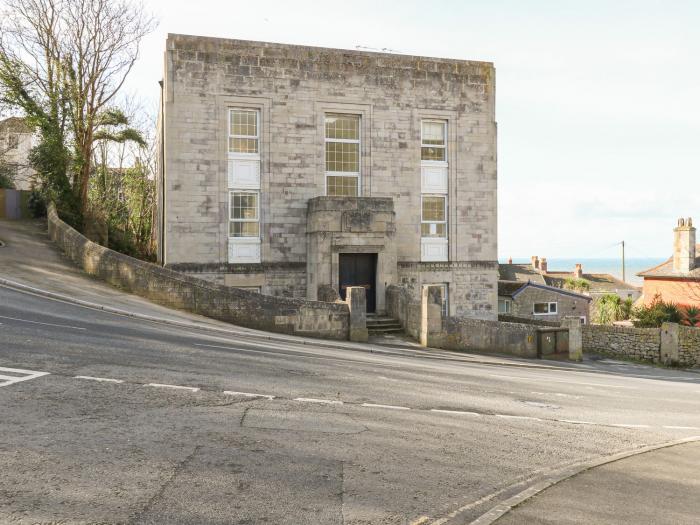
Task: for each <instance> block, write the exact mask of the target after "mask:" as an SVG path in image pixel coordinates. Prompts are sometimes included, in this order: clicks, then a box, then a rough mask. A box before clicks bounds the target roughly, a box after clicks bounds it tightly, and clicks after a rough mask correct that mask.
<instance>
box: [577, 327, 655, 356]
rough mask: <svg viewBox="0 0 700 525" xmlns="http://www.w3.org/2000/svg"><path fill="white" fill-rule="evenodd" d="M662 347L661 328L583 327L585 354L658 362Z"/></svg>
mask: <svg viewBox="0 0 700 525" xmlns="http://www.w3.org/2000/svg"><path fill="white" fill-rule="evenodd" d="M660 347H661V330H660V329H659V328H631V327H624V326H601V325H585V326H583V350H584V352H599V353H601V354H607V355H612V356H620V357H626V358H630V359H638V360H640V361H649V362H658V360H659V349H660Z"/></svg>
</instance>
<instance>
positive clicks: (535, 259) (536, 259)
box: [530, 255, 540, 270]
mask: <svg viewBox="0 0 700 525" xmlns="http://www.w3.org/2000/svg"><path fill="white" fill-rule="evenodd" d="M530 260H531V261H532V269H533V270H539V269H540V258H539V257H537V255H533V256H532V257H530Z"/></svg>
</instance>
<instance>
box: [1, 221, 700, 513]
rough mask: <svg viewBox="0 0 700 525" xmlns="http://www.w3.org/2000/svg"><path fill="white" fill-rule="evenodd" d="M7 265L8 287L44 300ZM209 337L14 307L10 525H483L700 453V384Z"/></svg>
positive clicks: (5, 309) (63, 308) (393, 348)
mask: <svg viewBox="0 0 700 525" xmlns="http://www.w3.org/2000/svg"><path fill="white" fill-rule="evenodd" d="M14 233H16V232H15V231H14V230H12V229H10V228H9V227H7V226H5V229H3V224H2V223H0V239H2V240H6V241H7V242H8V246H7V247H6V248H12V241H13V239H14V240H17V239H19V237H18V236H16V235H14ZM17 242H19V241H17ZM15 248H17V246H15ZM4 249H5V248H0V250H4ZM32 249H37V250H46V251H47V254H48V252H49V251H50V250H51V249H52V248H51V247H50V246H48V245H46V244H45V241H44V240H41V239H39V240H37V246H34V247H33V248H32ZM8 253H10V252H8ZM54 255H55V254H54ZM46 259H47V260H48V255H47V257H46ZM57 260H59V259H57ZM9 261H10V258H9V257H8V258H6V259H3V254H2V252H0V277H2V276H3V275H5V276H8V278H13V279H15V280H20V277H23V278H24V282H26V283H29V284H32V285H37V284H40V283H41V282H42V276H41V263H40V261H35V262H34V263H33V264H35V266H36V268H35V270H34V271H33V272H32V271H28V270H26V268H24V269H21V268H20V267H21V261H20V262H18V261H17V260H14V261H13V262H12V263H11V264H10V262H9ZM3 262H4V263H5V264H4V266H3ZM18 265H19V266H18ZM18 268H20V269H21V271H22V272H24V274H22V275H20V273H21V272H20V270H18ZM52 271H53V272H57V273H58V274H60V268H58V269H57V268H53V269H52ZM32 276H33V277H32ZM54 276H55V274H54ZM70 279H71V283H72V285H73V286H74V287H76V286H79V285H80V283H81V279H83V280H84V281H85V286H86V288H87V287H88V285H90V286H93V287H95V288H94V289H97V290H99V286H98V285H96V284H95V283H94V281H92V280H90V279H87V278H86V277H81V276H80V275H74V274H72V275H71V276H70ZM59 281H60V279H59V280H57V281H56V282H57V283H58V282H59ZM47 282H48V281H47ZM59 285H60V283H59V284H56V286H59ZM75 290H76V294H77V293H78V292H77V290H78V288H77V287H76V288H75ZM113 293H114V294H117V293H118V292H116V291H113ZM93 299H94V300H100V294H99V293H97V292H96V293H94V297H93ZM118 301H119V302H120V304H121V305H122V306H125V307H128V305H129V304H130V301H132V298H131V296H128V295H126V294H121V295H120V296H119V297H118ZM133 301H134V303H133V304H134V308H135V309H136V308H138V310H139V312H141V313H144V314H146V313H148V312H149V311H150V312H151V313H152V314H153V315H155V316H158V315H161V316H162V314H163V309H162V308H160V307H157V306H155V305H153V306H152V308H151V306H150V305H149V303H147V302H145V301H142V300H140V299H133ZM104 302H105V303H109V304H113V303H114V302H115V299H113V298H112V297H111V296H107V295H105V297H104ZM173 315H174V316H176V317H177V319H178V320H179V321H182V322H185V321H187V318H188V314H185V313H182V312H176V313H173ZM200 321H201V319H198V318H194V317H192V323H193V324H192V326H191V327H185V326H174V325H172V324H166V323H159V322H149V321H145V320H142V319H134V318H130V317H126V316H120V315H115V314H112V313H108V312H104V311H100V310H96V309H91V308H85V307H81V306H77V305H75V304H71V303H69V302H63V301H56V300H52V299H49V298H47V297H44V296H41V295H36V294H30V293H25V292H21V291H18V290H16V289H13V288H9V287H0V367H2V368H0V471H2V476H0V523H37V522H39V523H44V522H47V523H94V522H99V523H175V524H179V523H182V524H201V523H220V524H254V523H255V524H257V523H283V524H302V523H310V524H311V523H312V524H348V525H349V524H353V525H359V524H427V523H433V524H447V523H470V522H471V521H472V520H475V519H477V518H478V517H479V516H481V515H483V514H484V513H485V512H487V511H489V510H490V509H491V508H493V507H494V506H496V505H498V504H499V502H501V501H504V500H505V499H506V498H508V497H510V496H512V495H513V494H514V493H517V492H518V491H520V490H522V489H523V488H524V487H528V486H530V485H532V484H534V483H536V482H537V480H539V479H541V478H542V477H543V476H547V475H549V474H551V473H552V472H556V471H558V470H560V469H565V468H566V467H567V466H568V467H570V466H571V465H573V464H585V463H586V462H587V461H595V460H597V459H599V458H601V457H606V456H610V455H612V454H615V453H619V452H622V451H634V450H638V449H640V448H642V447H645V446H648V445H653V444H663V443H669V442H673V441H675V440H680V439H682V438H688V437H692V436H698V435H700V376H699V375H697V374H693V373H689V372H683V371H677V370H663V369H656V368H650V367H645V366H641V365H634V364H625V363H615V362H611V361H605V360H603V361H596V362H591V361H587V362H585V363H583V364H578V365H574V364H567V363H555V362H545V361H523V360H511V359H499V358H493V357H483V356H474V355H467V354H460V353H454V352H446V351H436V350H420V349H416V348H414V347H412V346H411V345H400V344H398V345H397V344H393V345H389V344H388V345H384V344H382V343H381V342H376V343H374V344H369V345H359V344H347V343H333V342H328V341H310V340H302V339H296V338H291V337H277V336H271V335H270V334H263V333H257V332H254V331H238V330H236V329H235V328H233V331H232V333H224V332H221V331H214V330H213V329H214V328H217V329H220V328H221V324H217V326H203V325H202V324H201V322H200ZM684 446H686V445H684ZM638 457H642V456H638ZM620 465H622V462H620ZM599 468H602V467H599ZM596 470H597V469H596ZM695 470H697V469H695ZM591 472H593V471H591ZM574 479H576V478H574ZM561 486H563V485H561V484H560V485H558V486H555V488H557V487H561ZM687 486H692V485H690V484H689V485H687ZM552 490H554V489H550V491H552ZM621 490H622V489H621ZM548 493H549V491H545V492H544V493H543V494H542V495H541V496H540V497H544V496H545V495H547V494H548ZM531 501H533V502H534V501H536V500H535V499H533V500H531ZM527 504H528V503H526V504H525V505H523V506H522V507H521V508H516V509H515V511H513V513H512V514H511V515H506V517H504V518H503V520H505V519H506V518H509V517H511V516H515V512H522V510H523V509H525V508H526V505H527ZM594 504H595V502H590V505H591V507H593V506H594ZM584 508H585V505H584ZM692 511H694V512H695V515H697V508H692V507H691V509H690V510H688V509H685V510H683V509H681V511H680V512H692Z"/></svg>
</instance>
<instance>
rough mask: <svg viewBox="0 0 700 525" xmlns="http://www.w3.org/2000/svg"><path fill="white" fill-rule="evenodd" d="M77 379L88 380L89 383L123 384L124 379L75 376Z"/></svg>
mask: <svg viewBox="0 0 700 525" xmlns="http://www.w3.org/2000/svg"><path fill="white" fill-rule="evenodd" d="M75 378H76V379H88V380H89V381H101V382H103V383H123V382H124V380H123V379H111V378H109V377H93V376H75Z"/></svg>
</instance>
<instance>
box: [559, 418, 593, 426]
mask: <svg viewBox="0 0 700 525" xmlns="http://www.w3.org/2000/svg"><path fill="white" fill-rule="evenodd" d="M555 421H559V422H560V423H571V424H573V425H599V424H600V423H594V422H593V421H581V420H579V419H555Z"/></svg>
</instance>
